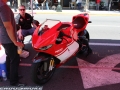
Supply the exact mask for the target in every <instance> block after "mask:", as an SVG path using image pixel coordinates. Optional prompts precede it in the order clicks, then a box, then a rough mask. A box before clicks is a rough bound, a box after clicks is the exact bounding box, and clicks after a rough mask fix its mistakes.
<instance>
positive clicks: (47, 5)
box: [43, 0, 50, 10]
mask: <svg viewBox="0 0 120 90" xmlns="http://www.w3.org/2000/svg"><path fill="white" fill-rule="evenodd" d="M49 2H50V0H44V2H43V3H45V5H46V9H47V10H49Z"/></svg>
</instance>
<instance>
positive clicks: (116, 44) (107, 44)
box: [89, 43, 120, 46]
mask: <svg viewBox="0 0 120 90" xmlns="http://www.w3.org/2000/svg"><path fill="white" fill-rule="evenodd" d="M89 44H90V45H98V46H120V44H119V43H89Z"/></svg>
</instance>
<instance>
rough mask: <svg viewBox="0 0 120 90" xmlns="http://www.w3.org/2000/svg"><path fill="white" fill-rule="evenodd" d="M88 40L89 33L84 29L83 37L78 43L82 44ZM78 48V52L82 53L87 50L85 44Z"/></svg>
mask: <svg viewBox="0 0 120 90" xmlns="http://www.w3.org/2000/svg"><path fill="white" fill-rule="evenodd" d="M78 35H79V34H78ZM89 40H90V37H89V33H88V31H87V30H86V33H85V39H82V40H80V42H81V43H80V44H83V43H86V42H87V43H89ZM80 46H81V45H80ZM81 47H82V46H81ZM81 47H80V48H79V49H80V51H79V53H80V54H82V53H84V52H86V51H87V50H88V47H86V46H83V47H82V48H81Z"/></svg>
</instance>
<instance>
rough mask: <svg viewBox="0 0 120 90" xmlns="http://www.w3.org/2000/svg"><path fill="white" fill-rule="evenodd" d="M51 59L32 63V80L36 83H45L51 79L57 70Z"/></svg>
mask: <svg viewBox="0 0 120 90" xmlns="http://www.w3.org/2000/svg"><path fill="white" fill-rule="evenodd" d="M50 63H51V60H49V61H42V62H39V63H33V64H32V80H33V82H35V83H36V84H40V85H41V84H44V83H46V82H48V81H49V80H50V78H51V77H52V76H53V74H54V71H55V64H54V62H53V63H52V66H51V65H50Z"/></svg>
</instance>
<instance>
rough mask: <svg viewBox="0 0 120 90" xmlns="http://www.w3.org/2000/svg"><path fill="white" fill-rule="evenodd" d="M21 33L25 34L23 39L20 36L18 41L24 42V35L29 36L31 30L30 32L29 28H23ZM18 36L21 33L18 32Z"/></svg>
mask: <svg viewBox="0 0 120 90" xmlns="http://www.w3.org/2000/svg"><path fill="white" fill-rule="evenodd" d="M21 34H22V35H23V40H20V39H19V38H18V41H19V42H23V41H24V37H25V36H27V35H29V32H28V30H24V29H22V32H21ZM18 36H19V33H18Z"/></svg>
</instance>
